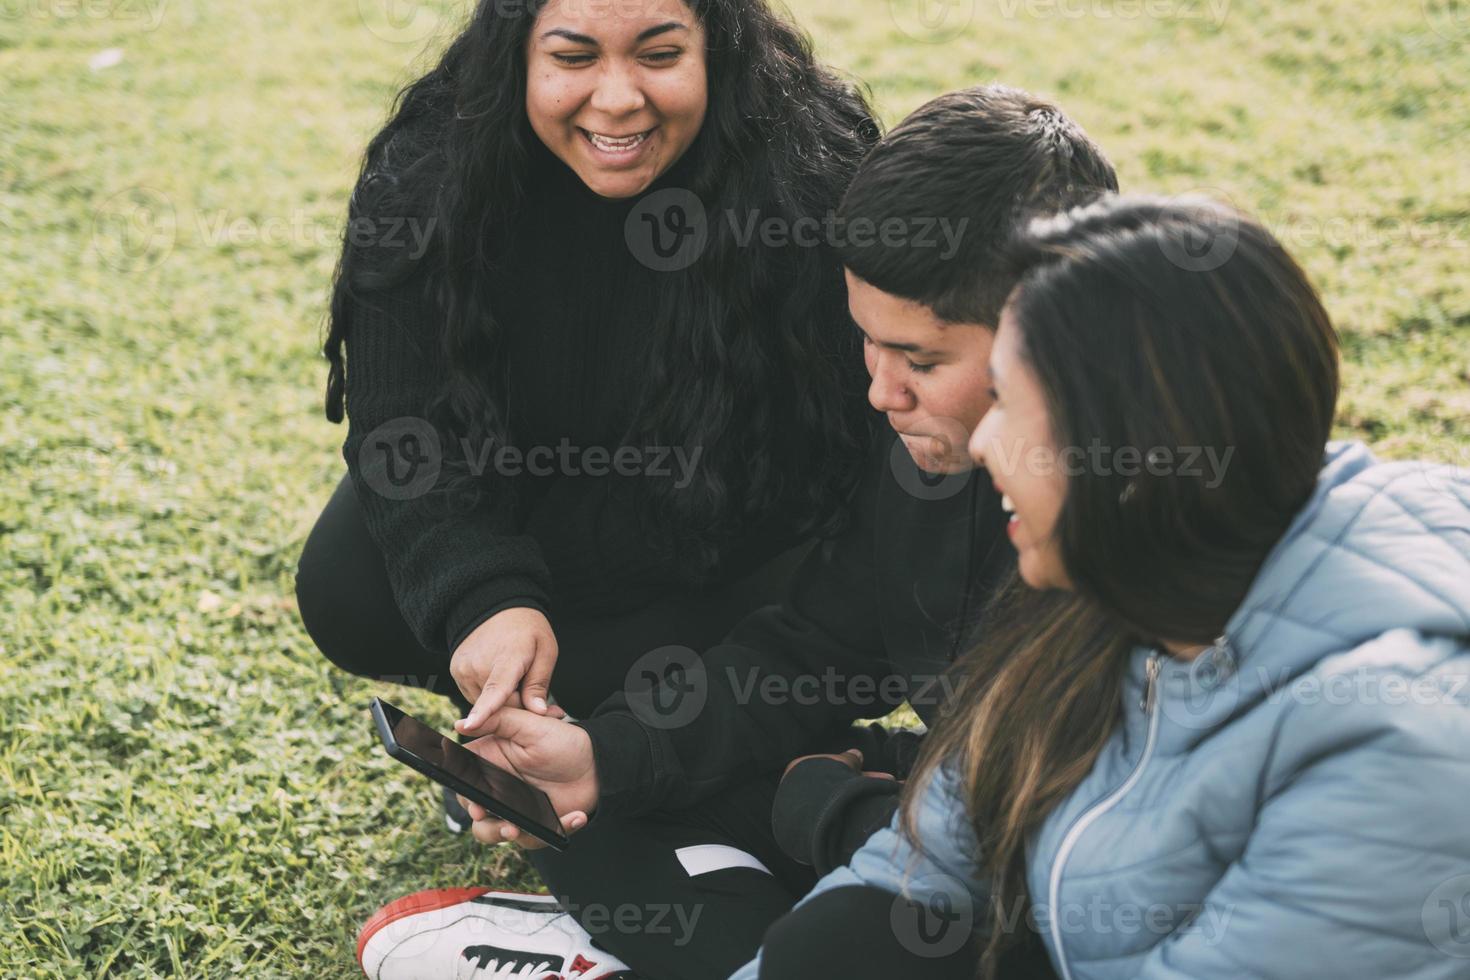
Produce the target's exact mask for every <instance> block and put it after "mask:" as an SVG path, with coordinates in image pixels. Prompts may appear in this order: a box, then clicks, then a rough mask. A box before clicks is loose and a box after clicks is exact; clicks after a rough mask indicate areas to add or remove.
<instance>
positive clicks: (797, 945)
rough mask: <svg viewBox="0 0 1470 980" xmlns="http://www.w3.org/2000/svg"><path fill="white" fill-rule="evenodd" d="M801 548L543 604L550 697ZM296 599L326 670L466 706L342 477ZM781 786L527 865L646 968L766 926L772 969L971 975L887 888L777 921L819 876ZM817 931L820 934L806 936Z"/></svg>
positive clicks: (706, 627) (579, 704) (704, 614)
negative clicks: (913, 934)
mask: <svg viewBox="0 0 1470 980" xmlns="http://www.w3.org/2000/svg"><path fill="white" fill-rule="evenodd" d="M799 558H800V555H799V554H788V555H784V556H781V557H780V558H778V559H777V560H775V561H773V562H772V563H771V564H769V565H767V566H766V567H765V568H762V569H761V570H759V571H758V572H757V573H756V574H755V575H753V576H751V577H750V578H749V579H747V580H745V581H743V582H739V583H736V584H735V585H733V586H729V587H727V588H725V589H723V590H721V591H720V592H718V593H715V594H711V595H708V596H703V597H699V598H697V599H695V600H693V601H688V602H681V601H676V600H674V599H669V600H667V601H662V602H657V603H654V604H652V605H650V606H648V607H645V608H644V609H640V610H635V611H632V612H630V613H628V614H627V615H625V616H622V617H617V618H614V619H610V620H575V619H567V618H565V617H561V618H558V617H556V616H555V615H554V616H553V619H552V627H553V629H554V630H555V631H556V635H557V640H558V645H559V648H560V656H559V659H558V662H557V667H556V672H555V675H554V676H553V678H552V683H551V690H552V694H553V695H554V696H555V697H556V699H557V701H558V703H560V704H561V705H562V706H563V707H565V708H566V709H567V711H569V712H570V713H571V714H572V715H573V716H578V715H586V714H589V713H590V712H591V709H592V708H593V707H595V706H596V705H597V704H598V703H600V702H601V701H602V699H603V698H604V697H605V696H606V695H607V694H608V693H611V692H612V691H613V690H614V689H616V688H617V687H618V686H620V685H621V684H622V683H623V681H624V675H625V673H626V671H627V669H628V667H629V666H630V665H631V663H632V662H633V660H635V659H637V657H638V656H640V655H641V654H643V653H644V652H646V651H648V650H650V649H655V648H657V647H659V646H664V645H667V644H673V643H678V644H683V645H686V646H689V647H693V648H694V649H696V650H700V649H705V648H707V647H708V646H711V645H713V644H714V643H716V642H718V641H719V640H720V639H721V638H723V637H724V635H725V634H726V633H727V632H728V631H729V629H730V627H731V626H732V625H734V623H735V622H736V621H738V620H739V618H740V617H742V616H744V615H745V613H747V612H749V611H750V610H752V609H754V608H757V607H758V606H760V605H763V604H766V603H769V602H775V601H779V599H780V596H781V593H782V590H783V589H784V587H785V581H786V579H787V578H788V577H789V575H790V570H791V569H792V568H793V567H794V565H795V563H796V561H797V560H799ZM296 595H297V601H298V604H299V607H300V610H301V617H302V620H303V622H304V624H305V626H306V629H307V632H308V633H309V634H310V635H311V638H312V640H313V641H314V642H315V643H316V645H317V646H318V647H319V648H320V649H321V651H322V652H323V653H324V654H325V655H326V657H327V658H328V659H329V660H331V661H332V662H333V663H334V664H336V665H337V666H339V667H341V668H342V669H344V670H347V671H350V672H351V673H353V674H357V675H359V676H364V677H370V678H374V679H377V680H381V681H385V682H390V683H399V684H409V685H412V686H415V687H421V688H426V689H428V690H432V691H436V692H438V693H440V694H443V695H445V696H447V697H450V698H452V699H454V700H455V702H456V703H457V704H458V705H459V706H460V708H461V709H467V708H468V707H469V705H468V703H467V702H466V701H465V699H464V698H463V696H462V695H460V693H459V691H458V689H457V687H456V686H455V684H454V681H453V679H452V678H451V677H450V676H449V669H448V667H449V664H448V655H447V654H446V653H444V652H433V651H429V650H425V649H424V648H423V647H422V646H421V645H420V644H419V643H418V641H417V640H416V639H415V638H414V635H413V633H412V631H411V630H410V629H409V628H408V625H407V623H405V622H404V620H403V618H402V615H401V614H400V613H399V611H398V606H397V603H396V602H395V601H394V599H393V595H392V591H391V589H390V587H389V584H388V578H387V573H386V571H385V570H384V566H383V559H382V555H381V554H380V553H379V552H378V550H377V546H376V544H374V542H373V541H372V539H371V537H370V536H369V534H368V531H367V527H366V525H365V524H364V523H363V519H362V515H361V512H360V511H359V510H358V507H357V499H356V495H355V493H354V491H353V489H352V485H351V483H350V482H349V481H348V480H346V479H345V478H344V479H343V481H342V482H341V483H340V484H339V485H338V487H337V489H336V491H335V492H334V493H333V494H332V497H331V500H330V501H329V502H328V504H327V507H326V509H325V510H324V511H323V513H322V515H321V517H320V518H319V520H318V521H317V524H316V526H315V527H314V528H313V529H312V531H311V534H310V536H309V537H308V538H307V542H306V547H305V549H304V552H303V554H302V556H301V560H300V563H299V565H298V570H297V578H296ZM815 750H817V749H816V748H815V747H814V751H815ZM776 784H777V774H770V775H768V776H765V777H761V778H758V779H754V780H752V781H750V782H748V783H744V784H741V785H737V786H734V787H731V788H729V789H727V790H725V791H724V792H722V793H719V794H716V795H715V796H714V797H711V798H710V799H708V800H705V801H703V802H701V803H700V804H699V805H697V806H695V807H691V808H689V809H686V810H678V811H669V812H665V813H655V814H650V815H646V816H642V817H637V818H618V817H604V816H594V818H593V820H592V822H591V824H589V825H588V826H587V827H586V828H585V829H583V830H582V831H581V832H580V833H578V834H577V835H576V837H575V838H574V839H573V843H572V846H571V847H570V848H568V849H567V850H566V851H565V852H563V853H560V854H558V853H556V852H554V851H550V850H545V851H537V852H531V862H532V864H534V865H535V867H536V869H537V871H538V872H539V873H540V874H541V877H542V880H543V881H544V882H545V884H546V886H547V889H548V891H550V892H551V893H552V894H553V895H556V896H558V897H559V898H561V900H562V901H563V902H565V903H566V904H567V906H568V907H569V909H570V910H571V911H572V913H573V914H574V915H576V916H577V918H578V919H579V921H581V923H582V925H583V927H584V928H586V929H587V931H588V932H589V933H591V934H592V936H593V938H594V940H595V941H596V942H597V943H598V944H599V945H602V946H604V947H605V948H607V949H609V950H610V951H612V952H613V953H615V954H616V955H618V956H619V957H620V958H622V959H623V960H625V961H626V962H628V963H629V964H631V965H632V966H633V967H634V969H635V970H636V971H637V973H638V975H639V977H640V978H642V980H719V978H723V977H726V976H728V975H729V974H730V973H731V972H732V971H733V970H735V969H736V968H737V967H739V966H740V965H742V964H743V963H745V962H746V961H748V960H749V959H750V958H751V957H752V956H754V955H755V953H756V950H757V949H758V948H760V946H761V942H762V939H763V938H766V939H768V941H769V946H768V948H767V952H766V956H765V959H764V966H763V970H762V976H763V977H768V978H782V980H784V978H788V977H790V978H793V980H794V978H796V977H808V976H821V975H827V974H831V973H833V968H834V965H836V964H843V963H850V964H852V965H851V966H849V967H848V968H847V972H846V973H845V974H834V975H847V976H852V977H869V976H871V977H875V978H877V977H883V978H890V977H907V976H919V975H922V976H925V977H928V978H930V980H944V978H948V977H950V976H954V977H956V978H961V977H968V976H971V975H972V973H973V963H974V961H973V959H969V958H966V957H964V956H959V957H957V958H956V957H951V959H952V960H953V961H954V962H953V963H950V964H949V965H946V962H947V961H946V960H944V959H934V958H932V957H928V956H923V955H918V954H916V953H914V952H913V951H912V950H910V949H908V948H906V947H905V946H904V944H903V943H901V942H899V941H898V938H897V937H896V935H895V933H894V930H893V928H892V926H891V925H890V921H891V918H892V915H893V914H894V913H893V903H894V897H893V896H892V895H889V894H888V893H886V892H880V891H877V890H875V889H838V890H834V892H833V893H832V895H831V896H826V895H824V896H821V897H820V898H819V899H818V900H815V901H813V902H812V903H810V904H809V905H807V906H803V907H802V909H800V910H799V911H797V912H796V913H795V914H794V915H793V916H792V917H791V918H790V919H782V917H783V916H784V915H786V913H787V912H789V911H790V910H791V907H792V906H793V905H794V904H795V903H796V902H797V901H798V900H799V899H800V898H801V897H802V896H803V895H805V894H806V893H807V892H808V891H809V890H810V889H811V886H812V885H813V884H814V883H815V880H816V876H815V874H814V873H813V872H812V870H811V869H810V868H808V867H806V866H803V865H800V864H797V863H796V862H795V861H793V860H791V859H790V858H788V857H787V856H786V855H785V854H784V853H783V852H782V851H781V850H780V848H779V847H778V846H777V844H776V841H775V837H774V835H773V834H772V832H771V803H772V799H773V797H774V794H775V787H776ZM777 923H779V924H778V925H776V927H775V928H773V924H777ZM767 930H770V933H769V936H768V935H767ZM827 930H831V931H830V932H828V931H827ZM829 935H830V937H831V941H830V942H828V941H826V937H827V936H829ZM818 936H821V937H822V941H821V942H819V943H817V944H816V945H815V946H813V945H812V943H813V942H815V941H816V940H817V937H818ZM808 940H810V941H808ZM811 957H815V959H812V958H811ZM817 962H820V963H824V964H826V965H825V966H824V967H823V968H822V972H813V971H812V969H811V968H810V964H812V963H817ZM869 967H871V969H869ZM960 967H963V971H962V972H955V971H957V970H959V969H960Z"/></svg>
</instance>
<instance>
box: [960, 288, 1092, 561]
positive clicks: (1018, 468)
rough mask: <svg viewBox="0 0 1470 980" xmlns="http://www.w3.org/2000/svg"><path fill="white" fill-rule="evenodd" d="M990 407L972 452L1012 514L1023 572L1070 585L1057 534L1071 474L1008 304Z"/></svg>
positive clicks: (1010, 529) (994, 359) (995, 351)
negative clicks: (1024, 353)
mask: <svg viewBox="0 0 1470 980" xmlns="http://www.w3.org/2000/svg"><path fill="white" fill-rule="evenodd" d="M988 373H989V376H990V382H989V383H990V389H991V390H990V395H991V398H992V399H993V400H994V401H993V404H992V405H991V407H990V411H989V412H987V413H986V414H985V417H984V419H982V420H981V421H980V424H979V425H978V426H977V427H976V429H975V434H974V435H973V436H972V437H971V439H970V456H971V458H972V459H973V460H974V461H975V462H976V463H977V464H978V465H980V466H983V467H985V469H986V470H987V471H989V473H990V479H991V482H992V483H994V484H995V488H996V489H997V490H998V491H1000V492H1001V494H1002V495H1003V496H1002V503H1003V506H1004V507H1005V508H1006V510H1007V511H1009V512H1010V514H1011V519H1010V522H1009V524H1007V526H1006V532H1007V533H1008V534H1009V535H1010V538H1011V544H1013V545H1014V546H1015V548H1016V555H1017V563H1018V565H1019V569H1020V573H1021V578H1022V579H1024V580H1025V581H1026V584H1027V585H1029V586H1031V587H1032V588H1033V589H1067V590H1071V589H1072V582H1071V579H1070V578H1069V577H1068V575H1067V569H1066V565H1065V564H1064V563H1063V561H1062V552H1061V546H1060V544H1059V543H1058V541H1057V537H1056V529H1057V520H1058V518H1059V517H1060V516H1061V513H1062V501H1063V500H1065V499H1066V495H1067V477H1066V473H1065V470H1064V468H1063V467H1062V466H1061V465H1059V462H1058V461H1059V458H1060V456H1061V454H1060V452H1059V451H1058V448H1057V445H1056V439H1055V437H1054V436H1053V435H1052V424H1051V414H1050V412H1049V411H1048V409H1047V403H1046V395H1045V392H1044V391H1043V389H1042V387H1041V382H1040V381H1039V380H1037V378H1036V374H1035V372H1033V371H1032V370H1031V367H1030V365H1029V364H1028V363H1027V362H1026V360H1025V358H1024V357H1023V356H1022V349H1021V330H1020V328H1019V327H1018V326H1017V325H1016V320H1015V315H1014V314H1013V313H1012V310H1011V307H1010V306H1007V307H1006V308H1005V310H1004V311H1003V312H1002V313H1001V316H1000V329H998V330H997V331H996V334H995V344H994V345H993V346H992V347H991V350H990V368H989V372H988Z"/></svg>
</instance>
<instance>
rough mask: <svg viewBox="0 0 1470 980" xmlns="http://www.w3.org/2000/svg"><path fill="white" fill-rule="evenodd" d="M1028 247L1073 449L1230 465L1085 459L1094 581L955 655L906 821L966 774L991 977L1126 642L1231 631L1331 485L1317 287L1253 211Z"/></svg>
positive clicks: (1070, 220)
mask: <svg viewBox="0 0 1470 980" xmlns="http://www.w3.org/2000/svg"><path fill="white" fill-rule="evenodd" d="M1011 255H1012V260H1013V262H1014V265H1015V272H1016V274H1017V277H1018V278H1017V282H1018V285H1017V286H1016V288H1015V290H1014V291H1013V292H1012V294H1011V297H1010V299H1009V300H1008V303H1007V310H1006V315H1007V316H1008V317H1010V321H1009V322H1010V323H1013V324H1014V325H1015V327H1016V328H1017V330H1018V331H1019V336H1020V338H1021V343H1020V349H1021V356H1022V357H1023V358H1024V360H1025V362H1026V364H1027V365H1028V366H1029V367H1030V369H1031V370H1032V371H1033V372H1034V373H1035V375H1036V377H1037V378H1038V379H1039V381H1040V385H1041V388H1042V391H1043V393H1044V396H1045V399H1046V403H1047V409H1048V413H1049V415H1050V420H1051V426H1052V437H1053V439H1054V441H1055V443H1056V445H1057V446H1058V447H1071V446H1083V447H1085V446H1089V445H1091V444H1093V441H1094V440H1097V441H1098V442H1099V443H1100V444H1101V445H1102V446H1104V447H1115V448H1121V447H1134V448H1135V449H1136V450H1137V451H1138V452H1139V453H1140V456H1141V457H1142V458H1147V457H1148V455H1149V454H1150V453H1151V452H1154V451H1155V449H1156V448H1160V449H1162V448H1167V449H1170V450H1172V451H1174V452H1176V453H1179V452H1180V451H1181V450H1183V451H1187V450H1189V449H1191V448H1193V447H1199V448H1200V449H1201V450H1213V451H1214V452H1215V453H1216V457H1215V458H1216V459H1224V460H1225V461H1226V465H1225V466H1224V468H1223V471H1220V472H1218V473H1217V474H1215V476H1216V477H1217V479H1205V478H1203V475H1202V474H1195V473H1190V472H1186V468H1185V467H1184V466H1183V465H1182V464H1181V463H1180V461H1179V460H1178V458H1177V457H1176V458H1175V459H1174V460H1173V461H1172V464H1171V465H1170V466H1168V467H1165V466H1163V465H1157V466H1154V467H1153V468H1152V469H1149V468H1142V469H1141V472H1140V473H1138V474H1137V475H1127V474H1121V473H1119V472H1117V470H1118V468H1116V467H1111V466H1110V467H1105V468H1099V469H1098V470H1097V471H1095V472H1094V471H1089V470H1088V469H1087V468H1086V467H1076V468H1075V469H1073V470H1071V471H1069V472H1068V477H1067V484H1066V492H1065V498H1064V500H1063V503H1062V508H1061V513H1060V515H1059V516H1058V518H1057V529H1056V532H1055V533H1056V535H1057V540H1058V542H1059V547H1060V551H1061V556H1062V561H1063V564H1064V565H1065V567H1066V569H1067V572H1068V575H1069V577H1070V579H1071V581H1072V582H1073V584H1074V585H1075V587H1076V592H1075V593H1066V592H1057V591H1047V592H1038V591H1035V590H1031V589H1028V588H1026V587H1025V586H1023V585H1020V584H1019V583H1015V584H1013V586H1012V587H1011V588H1010V589H1009V590H1008V591H1007V592H1006V593H1004V595H1003V596H1002V598H1001V599H1000V600H998V601H999V604H1000V608H999V609H998V610H996V611H995V613H994V614H992V615H990V616H987V622H989V623H993V624H997V626H996V627H995V628H993V629H992V630H990V631H989V632H988V633H987V635H986V636H985V637H984V638H983V640H982V641H981V643H980V645H979V646H978V647H977V648H976V649H975V650H974V651H973V652H971V653H970V654H968V655H967V656H966V658H965V660H964V661H963V662H962V664H961V665H960V666H959V668H958V670H959V673H960V677H959V682H958V684H957V685H956V694H955V696H954V698H953V699H952V700H951V702H950V703H949V705H948V706H947V710H946V714H945V716H944V717H943V719H942V720H941V721H940V722H939V724H938V725H937V726H936V730H935V733H934V735H933V736H932V737H931V738H929V739H927V740H926V745H925V747H924V752H923V757H922V759H921V761H920V763H919V765H918V767H917V769H916V775H915V778H913V779H911V780H910V782H909V785H908V786H907V787H906V794H907V798H906V800H905V803H904V807H905V817H904V826H905V828H906V829H907V830H908V832H909V833H910V834H911V835H914V836H916V827H917V802H916V801H917V799H918V797H919V795H920V793H921V789H922V786H923V784H924V783H925V782H926V781H927V780H928V779H929V778H930V777H932V775H933V771H934V768H935V767H936V766H938V765H941V764H943V765H945V766H946V767H953V769H954V771H955V773H956V774H957V776H958V778H959V780H960V783H961V785H962V786H963V787H964V792H965V798H966V803H967V805H968V810H969V816H970V820H971V823H972V825H973V828H974V830H975V834H976V838H977V840H978V841H979V843H980V855H979V857H980V861H981V866H982V868H983V869H984V871H985V873H986V874H987V875H988V876H989V878H990V880H991V885H992V889H993V892H992V894H993V906H992V911H993V915H992V918H991V923H990V925H991V927H992V931H991V934H990V936H989V940H988V947H987V949H986V953H985V956H984V957H983V959H982V975H984V976H987V977H988V976H993V975H994V970H995V964H996V957H997V955H998V953H999V952H1000V951H1001V950H1002V949H1003V948H1004V947H1005V946H1007V945H1009V943H1010V942H1011V941H1012V940H1014V939H1015V938H1016V937H1015V936H1012V935H1008V934H1007V932H1006V930H1005V929H1004V927H1003V924H1004V923H1005V922H1006V921H1007V919H1006V914H1007V910H1011V911H1014V910H1015V909H1016V908H1018V907H1024V905H1025V903H1026V900H1027V893H1026V883H1025V843H1026V840H1027V838H1028V836H1029V835H1030V834H1031V833H1032V832H1033V831H1034V830H1035V829H1036V828H1037V827H1038V826H1039V825H1040V823H1041V821H1042V820H1043V819H1044V818H1045V816H1046V814H1047V813H1048V812H1049V811H1050V810H1051V808H1052V807H1053V806H1054V805H1055V804H1056V803H1057V802H1058V801H1060V800H1061V799H1062V797H1064V796H1065V795H1066V794H1067V793H1068V792H1070V791H1071V790H1072V789H1073V788H1075V787H1076V786H1077V784H1078V783H1079V782H1081V780H1082V779H1083V777H1085V776H1086V774H1087V772H1088V770H1089V769H1090V768H1091V766H1092V764H1093V762H1094V761H1095V760H1096V758H1097V755H1098V753H1099V752H1100V751H1101V750H1102V747H1103V745H1104V743H1105V742H1106V741H1107V739H1108V737H1109V736H1110V734H1111V733H1112V731H1113V729H1114V727H1115V725H1116V723H1117V720H1118V712H1119V704H1120V702H1119V696H1120V695H1119V683H1120V679H1121V677H1122V674H1123V669H1122V668H1123V664H1124V661H1125V659H1126V656H1127V654H1128V652H1129V650H1130V649H1131V648H1132V647H1133V646H1134V645H1136V644H1138V643H1150V644H1153V643H1158V642H1161V641H1164V640H1167V641H1170V642H1179V643H1189V644H1202V643H1209V642H1211V641H1212V640H1214V639H1215V638H1216V637H1218V636H1219V635H1220V634H1221V633H1222V632H1223V630H1224V628H1225V624H1226V622H1227V621H1228V619H1229V617H1230V615H1231V614H1232V613H1233V612H1234V611H1235V609H1236V608H1237V607H1238V606H1239V605H1240V603H1241V601H1242V600H1243V599H1244V597H1245V593H1246V591H1247V589H1248V588H1249V587H1250V584H1251V581H1252V580H1253V579H1254V578H1255V575H1256V573H1257V572H1258V571H1259V569H1260V565H1261V563H1262V562H1263V561H1264V560H1265V558H1266V555H1267V554H1268V553H1269V551H1270V549H1271V547H1272V545H1274V544H1275V542H1276V541H1277V540H1279V539H1280V537H1281V535H1282V534H1283V533H1284V532H1285V530H1286V528H1287V526H1288V525H1289V524H1290V522H1291V520H1292V518H1293V517H1294V516H1295V515H1296V513H1297V511H1298V510H1299V509H1300V508H1301V506H1302V505H1303V504H1304V503H1305V502H1306V500H1307V498H1308V497H1309V496H1310V495H1311V493H1312V489H1313V487H1314V486H1315V484H1316V481H1317V475H1318V472H1319V470H1320V468H1321V465H1322V459H1323V451H1324V446H1325V444H1326V442H1327V439H1328V438H1329V435H1330V431H1331V426H1332V416H1333V411H1334V408H1335V405H1336V402H1337V394H1338V343H1337V335H1336V332H1335V331H1334V330H1333V327H1332V323H1331V321H1330V320H1329V318H1328V316H1327V312H1326V311H1325V310H1324V309H1323V307H1322V303H1321V301H1320V299H1319V298H1318V296H1317V293H1316V291H1315V290H1314V289H1313V288H1312V285H1311V283H1310V282H1309V281H1308V280H1307V277H1306V275H1305V273H1303V271H1302V270H1301V268H1300V267H1299V266H1298V265H1297V264H1296V262H1295V261H1293V259H1292V258H1291V256H1290V255H1288V254H1287V252H1286V250H1285V249H1283V248H1282V247H1281V245H1280V243H1278V242H1277V241H1276V240H1275V239H1274V238H1273V237H1272V236H1271V234H1270V232H1268V231H1267V230H1266V229H1265V228H1264V227H1262V226H1261V225H1260V224H1258V223H1256V222H1255V221H1253V220H1251V219H1250V218H1248V217H1246V216H1245V215H1242V214H1240V213H1238V212H1236V211H1233V210H1231V209H1228V208H1226V207H1224V206H1221V205H1218V204H1214V203H1211V202H1208V201H1204V200H1189V199H1186V200H1178V201H1168V200H1163V199H1154V198H1141V197H1124V198H1111V199H1107V200H1104V201H1102V202H1099V203H1097V204H1094V205H1092V206H1089V207H1085V208H1078V209H1076V210H1073V211H1069V212H1067V213H1066V214H1064V215H1062V216H1059V217H1054V218H1049V219H1043V220H1041V221H1038V222H1035V223H1033V224H1032V225H1031V226H1030V228H1029V229H1028V231H1027V232H1026V234H1024V235H1023V236H1021V238H1020V240H1019V241H1018V242H1017V243H1016V245H1015V247H1014V248H1013V250H1012V253H1011ZM1227 452H1229V454H1230V455H1228V456H1226V455H1225V453H1227ZM1155 471H1158V472H1155Z"/></svg>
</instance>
